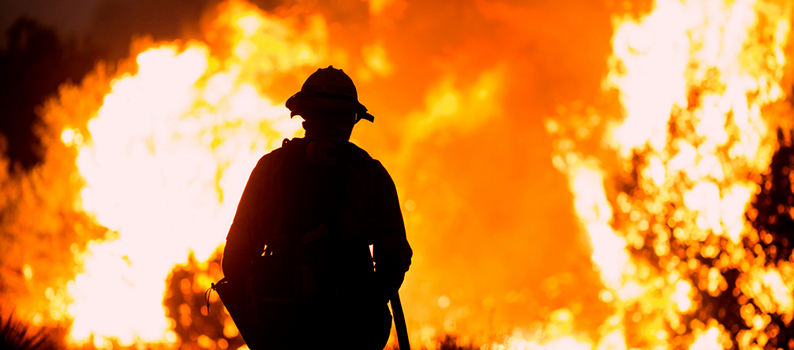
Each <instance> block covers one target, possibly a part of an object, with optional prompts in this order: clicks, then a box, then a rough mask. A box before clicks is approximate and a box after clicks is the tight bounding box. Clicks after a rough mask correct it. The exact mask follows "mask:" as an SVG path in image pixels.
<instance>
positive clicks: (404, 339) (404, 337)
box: [389, 293, 411, 350]
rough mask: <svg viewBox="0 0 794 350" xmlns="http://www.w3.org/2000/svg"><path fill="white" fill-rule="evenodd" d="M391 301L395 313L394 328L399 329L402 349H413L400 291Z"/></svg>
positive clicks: (399, 341)
mask: <svg viewBox="0 0 794 350" xmlns="http://www.w3.org/2000/svg"><path fill="white" fill-rule="evenodd" d="M389 302H390V303H391V311H392V314H394V316H393V317H394V328H395V330H396V331H397V343H398V344H400V350H411V343H409V342H408V328H407V327H406V326H405V313H403V305H402V303H401V302H400V293H395V294H394V296H393V297H391V299H390V300H389Z"/></svg>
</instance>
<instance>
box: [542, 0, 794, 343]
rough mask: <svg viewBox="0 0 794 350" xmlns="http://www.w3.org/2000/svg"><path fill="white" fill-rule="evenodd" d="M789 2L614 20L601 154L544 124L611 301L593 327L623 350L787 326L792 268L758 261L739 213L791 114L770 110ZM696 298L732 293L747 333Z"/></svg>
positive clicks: (658, 10)
mask: <svg viewBox="0 0 794 350" xmlns="http://www.w3.org/2000/svg"><path fill="white" fill-rule="evenodd" d="M791 6H792V4H791V3H781V2H763V1H761V2H755V1H735V2H730V3H722V2H718V1H683V2H679V1H665V0H659V1H656V4H655V8H654V10H653V12H652V13H650V14H649V15H648V16H646V17H645V18H643V19H642V20H640V21H635V20H633V19H631V18H625V19H619V20H617V21H616V23H617V24H616V26H615V35H614V38H613V49H614V53H613V56H612V57H611V59H610V67H611V70H610V73H609V75H608V76H607V78H606V80H605V81H604V83H605V87H606V88H608V89H613V88H614V89H617V90H618V91H619V99H620V103H621V105H622V115H623V119H622V121H620V122H615V123H612V124H610V125H608V126H607V128H606V129H605V131H604V137H605V141H606V142H603V143H602V144H601V146H602V147H603V150H604V151H605V152H603V153H600V154H589V155H588V154H584V153H583V152H582V151H577V150H576V146H575V144H576V143H577V142H583V143H584V142H587V140H586V138H588V137H589V135H584V136H580V135H581V134H580V135H577V136H573V137H570V136H566V135H565V134H564V132H563V131H561V130H560V127H559V126H558V125H557V123H556V122H555V121H553V120H549V121H547V128H548V129H549V130H550V131H551V132H553V133H556V134H559V135H560V139H559V140H558V141H557V146H556V153H557V154H556V155H555V156H554V157H555V159H554V163H555V165H556V166H557V167H558V168H559V169H560V170H561V171H563V172H564V173H566V174H567V175H568V177H569V179H570V184H571V185H570V188H571V191H572V192H573V194H574V196H575V202H574V204H575V205H574V206H575V210H576V213H577V215H578V216H579V219H580V220H581V224H582V227H583V229H584V230H585V232H587V234H588V235H589V236H590V239H591V242H592V257H593V263H594V265H595V267H596V268H597V269H598V270H599V271H600V272H601V276H602V279H603V281H604V286H605V290H604V292H602V300H604V301H605V302H612V303H613V304H614V305H615V309H616V313H615V315H614V316H613V318H612V321H613V322H611V323H607V324H605V325H604V326H602V327H603V329H602V331H601V332H602V334H604V335H605V337H604V339H608V338H609V337H610V336H609V335H611V334H613V333H612V332H614V331H621V330H622V331H623V332H626V331H631V332H632V333H633V334H634V336H633V337H631V338H627V339H625V343H624V342H618V344H626V345H621V346H620V347H619V348H626V346H631V347H642V348H682V347H688V348H690V349H722V348H731V347H733V346H738V347H739V348H741V349H749V348H752V346H761V347H763V346H764V345H766V343H767V341H768V340H769V339H771V338H774V337H775V336H776V335H777V334H778V332H779V328H777V327H778V326H777V325H774V326H770V320H771V319H770V315H776V316H777V317H780V318H781V320H782V322H783V323H784V324H785V326H788V325H789V322H790V321H791V318H792V311H791V308H790V306H789V305H791V293H792V288H794V280H792V279H790V278H783V277H781V274H787V273H788V272H787V271H790V270H791V267H792V261H786V260H783V261H779V262H777V264H775V263H774V261H768V260H767V259H765V257H764V255H765V254H764V252H763V248H762V247H761V246H760V245H759V237H760V235H763V234H759V232H758V231H757V230H756V229H755V228H754V227H753V226H752V225H751V221H750V220H751V219H752V218H750V219H748V217H749V216H750V215H748V214H746V213H748V212H750V209H751V205H750V204H751V200H752V199H753V196H754V195H757V194H759V193H761V190H762V189H761V188H760V187H759V185H758V184H757V183H756V181H755V180H754V179H756V178H757V177H758V176H760V175H761V174H767V173H766V171H767V169H769V167H770V163H771V160H772V156H773V154H774V152H775V151H776V145H778V142H784V140H778V139H777V138H776V134H775V132H774V131H775V130H774V128H775V125H779V124H778V123H776V122H775V120H776V119H779V118H786V116H783V115H775V114H772V113H771V112H766V111H768V110H769V109H765V108H766V107H767V106H769V105H771V104H774V103H776V102H778V101H782V100H783V98H784V97H785V96H784V93H783V88H782V86H781V84H782V83H781V81H782V78H783V67H784V66H785V64H786V57H785V55H784V54H783V48H784V45H785V44H786V40H787V38H788V34H789V29H790V20H791V18H790V16H791ZM599 117H600V116H598V115H597V114H594V115H593V116H591V118H599ZM580 127H585V128H586V127H587V126H586V125H585V126H580ZM610 152H614V153H610ZM612 157H614V158H612ZM613 159H614V160H613ZM613 208H615V209H614V211H615V212H614V213H613ZM768 239H771V236H770V237H769V238H768ZM649 253H650V254H649ZM784 271H785V272H784ZM736 273H738V277H733V278H734V279H735V281H731V285H730V286H731V287H733V290H728V288H729V283H728V282H727V280H726V279H729V278H730V277H729V276H736V275H735V274H736ZM786 276H788V275H786ZM784 281H785V282H784ZM696 290H699V291H700V292H701V293H704V294H707V295H709V296H711V297H714V298H717V297H719V296H720V295H722V294H724V293H725V294H732V295H733V297H738V301H737V303H736V304H743V305H742V306H741V310H742V318H743V319H744V321H745V322H744V324H729V325H727V327H726V325H725V324H722V322H723V320H722V318H724V315H725V309H724V307H728V306H729V305H720V306H721V307H723V309H721V311H719V313H718V315H716V314H706V313H703V312H702V311H701V312H700V313H697V311H698V310H703V308H704V307H709V308H712V307H714V305H708V304H707V302H706V300H703V298H702V296H701V295H697V296H698V298H695V296H696V294H695V291H696ZM748 298H751V299H752V300H753V302H752V303H748V300H749V299H748ZM768 326H769V327H768ZM619 334H620V333H619ZM623 334H625V333H623ZM732 335H735V338H733V337H732ZM781 345H784V344H783V343H779V345H778V346H781ZM785 345H786V346H790V344H785Z"/></svg>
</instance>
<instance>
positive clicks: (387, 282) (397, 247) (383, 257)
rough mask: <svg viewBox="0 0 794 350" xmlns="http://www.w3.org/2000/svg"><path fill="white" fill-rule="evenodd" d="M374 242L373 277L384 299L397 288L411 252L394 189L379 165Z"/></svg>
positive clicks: (408, 265) (377, 169)
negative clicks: (375, 278) (374, 276)
mask: <svg viewBox="0 0 794 350" xmlns="http://www.w3.org/2000/svg"><path fill="white" fill-rule="evenodd" d="M375 173H376V178H375V180H376V182H375V183H376V186H377V191H376V192H377V193H378V195H377V199H376V201H377V203H375V204H376V208H377V209H376V220H377V221H376V240H375V244H374V247H373V248H374V259H375V263H376V267H375V269H376V276H377V278H378V280H379V283H380V288H381V290H382V292H383V293H384V297H386V298H389V297H391V296H392V295H394V294H395V293H397V290H399V289H400V285H402V282H403V279H404V278H405V272H406V271H408V268H409V267H410V266H411V256H412V255H413V251H412V250H411V246H410V245H409V244H408V240H407V239H406V236H405V224H404V223H403V217H402V213H401V211H400V201H399V199H398V198H397V189H396V188H395V186H394V181H392V179H391V177H390V176H389V173H388V172H387V171H386V169H385V168H383V166H382V165H381V164H380V163H377V167H376V172H375Z"/></svg>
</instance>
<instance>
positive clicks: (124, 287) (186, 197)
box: [61, 2, 322, 348]
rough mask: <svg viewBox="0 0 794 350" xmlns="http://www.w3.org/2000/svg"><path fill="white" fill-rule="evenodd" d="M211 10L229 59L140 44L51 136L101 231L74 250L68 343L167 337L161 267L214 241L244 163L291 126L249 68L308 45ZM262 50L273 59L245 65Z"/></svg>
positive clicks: (307, 54)
mask: <svg viewBox="0 0 794 350" xmlns="http://www.w3.org/2000/svg"><path fill="white" fill-rule="evenodd" d="M223 10H224V11H225V12H223V13H222V14H221V16H220V20H219V21H220V22H218V23H216V25H217V26H219V28H217V30H218V31H221V30H226V29H227V28H223V27H222V26H227V25H229V24H233V26H232V28H235V29H236V31H233V32H232V33H235V36H236V37H234V38H230V39H231V40H233V42H234V46H233V48H232V50H231V51H232V52H233V53H234V55H233V56H232V57H230V58H228V59H227V60H226V61H223V62H219V61H218V60H217V59H216V58H213V57H210V51H211V49H210V48H209V47H207V46H206V45H205V44H202V43H188V44H187V45H185V46H184V47H179V46H177V45H165V46H159V47H154V48H151V49H148V50H146V51H145V52H142V53H140V54H139V55H138V56H137V58H136V62H137V70H136V71H135V72H134V73H125V74H123V75H121V76H120V77H118V78H116V79H114V80H113V81H112V82H111V89H110V92H109V93H108V94H107V95H106V96H105V97H104V103H103V105H102V107H101V108H99V110H98V111H97V112H96V115H95V117H94V118H93V119H91V120H90V122H89V123H88V127H87V129H88V132H89V135H88V136H82V135H81V134H80V133H79V131H78V130H76V129H72V128H66V129H64V131H63V133H62V134H61V139H62V141H63V142H64V143H66V144H68V145H72V146H74V147H77V149H78V152H79V155H78V157H77V165H78V168H79V172H80V175H81V176H82V177H83V178H84V180H85V186H84V187H83V189H82V191H81V192H80V194H81V196H80V200H81V202H80V204H81V205H82V207H83V208H84V209H85V210H86V211H88V212H90V213H91V214H92V215H94V216H95V218H96V220H97V221H98V222H99V223H100V224H102V225H103V226H105V227H107V228H108V229H110V230H111V232H112V234H111V235H110V239H108V240H105V241H101V242H95V243H92V244H89V245H88V249H87V250H86V251H85V252H82V253H80V254H79V255H78V257H77V258H78V259H79V260H80V261H81V262H82V263H83V272H82V273H81V274H79V275H78V276H77V277H76V278H75V279H74V281H73V282H70V283H69V285H68V292H69V295H68V297H67V300H70V302H69V306H68V307H67V312H68V313H69V315H70V316H71V317H72V318H73V319H74V323H73V325H72V328H71V332H70V339H71V341H72V342H76V343H83V342H85V341H87V340H89V339H92V337H93V342H94V346H96V347H98V348H102V347H108V346H111V344H112V343H111V341H116V342H118V344H120V345H122V346H129V345H132V344H144V343H150V342H165V343H171V344H173V343H175V342H176V341H177V339H176V335H175V334H174V333H173V331H171V330H170V328H171V326H169V323H168V322H167V318H166V314H165V308H164V306H163V305H162V303H163V298H164V296H165V291H166V285H165V281H166V278H167V277H168V275H169V273H170V271H171V269H172V268H173V267H174V265H177V264H180V263H182V262H184V261H185V259H186V257H187V256H188V254H194V255H195V257H196V258H197V259H198V260H199V261H205V260H207V259H208V258H209V257H210V255H211V254H212V253H213V252H214V251H215V250H216V249H217V248H218V246H219V245H221V244H222V243H223V242H224V239H225V232H226V231H227V230H228V225H229V223H230V222H231V219H232V216H233V215H234V210H235V208H236V203H237V202H238V200H239V196H240V194H241V193H242V187H243V186H244V184H245V182H246V179H247V177H248V174H249V172H250V169H252V168H253V165H254V164H255V163H256V161H257V160H258V159H259V157H260V156H261V155H262V154H263V153H264V152H266V151H267V150H269V149H272V148H274V147H276V146H278V145H279V144H280V142H281V140H282V139H283V138H285V137H293V136H294V135H295V134H296V132H297V131H298V130H299V129H300V124H299V123H300V121H299V120H297V119H296V120H290V119H289V113H288V111H287V110H286V109H285V108H284V107H283V106H278V107H276V106H274V105H273V103H271V102H270V101H269V100H268V99H267V98H266V97H263V96H260V94H259V93H258V91H257V87H256V85H257V83H258V82H257V81H256V80H255V79H254V77H255V76H256V74H262V73H265V72H268V71H271V70H276V69H279V68H290V67H292V66H294V65H298V64H312V65H314V64H315V63H316V62H315V61H314V55H313V54H312V53H311V51H310V50H307V48H306V47H305V44H303V43H300V42H299V43H295V44H292V43H290V42H289V41H288V40H286V38H285V36H286V35H290V32H289V28H287V27H285V26H284V25H282V24H281V23H279V22H278V21H277V20H274V19H271V18H268V17H265V16H264V15H263V14H262V13H261V12H259V11H258V10H255V9H254V8H252V7H250V6H249V5H246V4H243V3H237V2H231V3H228V4H226V6H225V7H224V8H223ZM227 18H230V19H231V21H229V22H222V21H223V20H225V19H227ZM318 29H319V31H318V32H317V33H315V34H317V35H319V36H320V37H322V27H319V28H318ZM321 39H322V38H320V39H319V40H321ZM273 40H278V45H269V44H268V43H270V44H272V41H273ZM291 52H292V53H294V54H290V53H291ZM289 57H292V61H287V59H288V58H289ZM268 58H272V59H276V61H275V62H274V63H275V64H274V65H272V66H269V67H263V66H262V65H261V64H258V65H251V64H248V63H247V62H248V60H249V59H250V60H256V62H258V63H261V62H263V61H264V62H268V60H267V59H268ZM272 59H271V61H272ZM252 66H253V67H252ZM280 66H281V67H280ZM208 283H209V281H205V284H207V286H205V288H206V287H208ZM108 315H112V317H108Z"/></svg>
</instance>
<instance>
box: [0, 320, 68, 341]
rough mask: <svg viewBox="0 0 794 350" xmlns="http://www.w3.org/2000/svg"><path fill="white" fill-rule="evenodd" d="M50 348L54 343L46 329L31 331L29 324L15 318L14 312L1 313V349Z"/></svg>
mask: <svg viewBox="0 0 794 350" xmlns="http://www.w3.org/2000/svg"><path fill="white" fill-rule="evenodd" d="M34 349H35V350H49V349H55V345H54V343H53V342H52V341H51V340H50V338H49V337H48V336H47V334H46V333H45V330H44V329H40V330H38V331H35V332H33V331H31V330H30V329H29V326H28V325H27V324H24V323H22V322H20V321H19V320H17V319H15V318H14V313H10V314H8V315H5V316H2V315H0V350H34Z"/></svg>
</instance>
